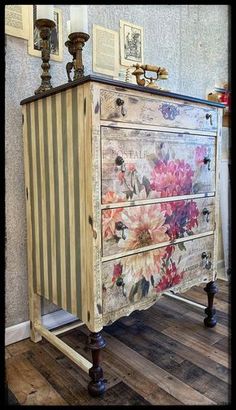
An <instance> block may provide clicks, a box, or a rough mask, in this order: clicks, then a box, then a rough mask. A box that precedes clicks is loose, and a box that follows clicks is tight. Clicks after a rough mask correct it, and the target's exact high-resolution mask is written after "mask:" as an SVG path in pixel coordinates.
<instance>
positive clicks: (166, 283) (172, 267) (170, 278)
mask: <svg viewBox="0 0 236 410" xmlns="http://www.w3.org/2000/svg"><path fill="white" fill-rule="evenodd" d="M165 263H166V261H165ZM163 265H164V263H163ZM182 279H183V272H181V273H178V272H177V267H176V264H175V262H173V261H171V260H170V261H169V264H168V268H167V267H165V274H164V275H163V276H162V277H161V280H160V281H159V283H158V284H157V285H156V286H155V290H156V292H160V291H163V290H165V289H168V288H170V287H172V286H175V285H177V284H178V283H180V282H181V280H182Z"/></svg>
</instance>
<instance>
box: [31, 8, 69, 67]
mask: <svg viewBox="0 0 236 410" xmlns="http://www.w3.org/2000/svg"><path fill="white" fill-rule="evenodd" d="M36 19H37V6H36V5H29V41H28V54H30V55H32V56H35V57H40V58H41V51H40V35H39V30H38V29H37V27H35V28H34V22H35V20H36ZM54 21H55V23H56V27H55V29H53V30H52V35H51V53H50V60H54V61H62V60H63V45H62V38H63V37H62V10H61V9H58V8H54Z"/></svg>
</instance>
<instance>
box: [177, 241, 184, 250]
mask: <svg viewBox="0 0 236 410" xmlns="http://www.w3.org/2000/svg"><path fill="white" fill-rule="evenodd" d="M178 247H179V249H180V250H181V251H186V248H185V245H184V242H179V243H178Z"/></svg>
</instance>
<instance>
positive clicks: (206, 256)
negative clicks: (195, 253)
mask: <svg viewBox="0 0 236 410" xmlns="http://www.w3.org/2000/svg"><path fill="white" fill-rule="evenodd" d="M210 258H211V254H210V253H209V254H208V253H206V252H202V259H203V261H204V263H205V268H206V269H211V265H212V263H211V261H210V260H209V259H210Z"/></svg>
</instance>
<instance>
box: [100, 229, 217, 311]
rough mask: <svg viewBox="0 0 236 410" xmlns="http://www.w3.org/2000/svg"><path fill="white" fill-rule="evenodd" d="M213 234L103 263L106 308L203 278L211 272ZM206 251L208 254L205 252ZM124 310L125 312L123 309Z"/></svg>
mask: <svg viewBox="0 0 236 410" xmlns="http://www.w3.org/2000/svg"><path fill="white" fill-rule="evenodd" d="M213 248H214V238H213V236H212V235H211V236H207V237H205V238H200V239H195V240H189V241H185V242H181V243H179V244H175V245H168V246H167V247H163V248H159V249H156V250H153V251H149V252H143V253H137V254H134V255H131V256H128V257H124V258H121V259H115V260H112V261H108V262H104V263H103V312H104V314H109V313H110V312H113V311H119V309H121V308H124V307H125V306H128V305H130V304H131V305H132V304H133V309H132V310H135V309H136V306H135V304H136V303H138V302H140V301H142V300H143V301H144V300H145V299H146V300H147V303H148V302H150V299H151V300H152V302H153V300H154V299H155V298H157V296H158V295H160V294H161V292H164V291H165V290H167V289H172V290H173V289H174V290H176V291H177V289H178V288H180V287H184V286H190V287H191V286H192V283H194V282H195V283H196V281H198V282H202V281H204V280H206V279H207V278H208V277H209V275H212V257H213ZM203 252H206V254H207V256H208V264H207V263H206V262H207V260H206V258H205V259H204V258H202V253H203ZM123 314H125V312H124V311H123Z"/></svg>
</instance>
